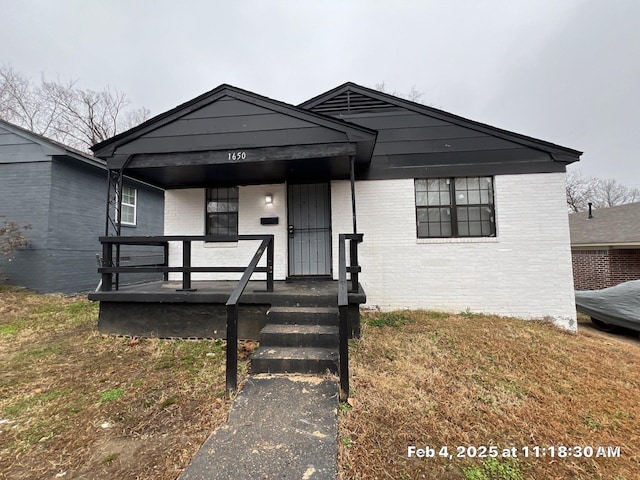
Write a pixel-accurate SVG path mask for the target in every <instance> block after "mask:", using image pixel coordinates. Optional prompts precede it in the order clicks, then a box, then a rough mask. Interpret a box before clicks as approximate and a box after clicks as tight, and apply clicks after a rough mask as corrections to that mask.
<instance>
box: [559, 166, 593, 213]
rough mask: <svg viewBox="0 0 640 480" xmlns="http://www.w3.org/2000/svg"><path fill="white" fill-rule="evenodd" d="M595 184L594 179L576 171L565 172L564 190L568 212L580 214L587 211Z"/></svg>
mask: <svg viewBox="0 0 640 480" xmlns="http://www.w3.org/2000/svg"><path fill="white" fill-rule="evenodd" d="M596 182H597V181H596V179H595V178H593V177H587V176H585V175H584V174H583V173H582V171H580V170H578V169H575V170H569V171H567V176H566V178H565V189H566V192H567V207H568V208H569V211H570V212H582V211H584V210H586V209H587V207H588V203H589V202H590V201H591V199H592V198H593V196H594V191H595V186H596Z"/></svg>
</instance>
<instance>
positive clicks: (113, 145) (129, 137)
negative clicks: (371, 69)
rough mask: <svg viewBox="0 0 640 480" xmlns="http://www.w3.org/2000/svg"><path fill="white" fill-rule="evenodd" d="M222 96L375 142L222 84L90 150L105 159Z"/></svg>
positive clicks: (360, 130) (369, 133)
mask: <svg viewBox="0 0 640 480" xmlns="http://www.w3.org/2000/svg"><path fill="white" fill-rule="evenodd" d="M225 96H227V97H231V98H235V99H238V100H242V101H244V102H247V103H251V104H254V105H257V106H260V107H263V108H268V109H270V110H273V111H274V112H278V113H283V114H285V115H288V116H290V117H293V118H297V119H300V120H305V121H308V122H312V123H315V124H317V125H319V126H322V127H326V128H329V129H332V130H336V131H340V132H342V133H345V134H346V135H347V136H348V137H349V138H353V139H354V140H362V139H363V138H366V137H373V139H375V136H376V134H377V132H376V131H375V130H371V129H369V128H366V127H362V126H359V125H355V124H353V123H350V122H345V121H342V120H339V119H336V118H332V117H328V116H325V115H321V114H317V113H314V112H311V111H308V110H305V109H302V108H298V107H296V106H294V105H290V104H288V103H284V102H281V101H278V100H273V99H271V98H268V97H265V96H262V95H258V94H256V93H253V92H250V91H248V90H243V89H241V88H238V87H234V86H232V85H228V84H222V85H220V86H218V87H216V88H214V89H213V90H211V91H209V92H206V93H203V94H202V95H200V96H198V97H196V98H194V99H192V100H189V101H188V102H185V103H183V104H181V105H178V106H177V107H175V108H172V109H171V110H168V111H166V112H164V113H161V114H160V115H157V116H155V117H153V118H151V119H149V120H147V121H146V122H144V123H142V124H140V125H138V126H137V127H134V128H132V129H130V130H127V131H126V132H122V133H120V134H118V135H116V136H114V137H112V138H110V139H108V140H105V141H103V142H100V143H97V144H96V145H94V146H93V147H91V149H92V150H93V151H94V153H95V154H96V155H97V156H101V157H104V156H110V155H113V154H114V152H115V150H116V149H117V148H118V147H119V146H121V145H124V144H126V143H129V142H131V141H133V140H135V139H137V138H139V137H141V136H143V135H145V134H147V133H149V132H151V131H153V130H156V129H158V128H160V127H163V126H165V125H167V124H169V123H171V122H173V121H175V120H178V119H179V118H181V117H184V116H185V115H188V114H189V113H192V112H195V111H196V110H199V109H201V108H203V107H205V106H207V105H209V104H211V103H213V102H215V101H216V100H219V99H221V98H222V97H225Z"/></svg>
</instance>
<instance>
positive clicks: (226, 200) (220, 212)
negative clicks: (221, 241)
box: [206, 187, 238, 237]
mask: <svg viewBox="0 0 640 480" xmlns="http://www.w3.org/2000/svg"><path fill="white" fill-rule="evenodd" d="M206 215H207V218H206V234H207V235H218V236H224V237H230V236H235V235H238V187H228V188H207V213H206Z"/></svg>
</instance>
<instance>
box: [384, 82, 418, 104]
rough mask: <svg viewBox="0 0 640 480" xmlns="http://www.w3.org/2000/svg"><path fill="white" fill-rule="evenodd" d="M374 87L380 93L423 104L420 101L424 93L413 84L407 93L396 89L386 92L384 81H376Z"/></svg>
mask: <svg viewBox="0 0 640 480" xmlns="http://www.w3.org/2000/svg"><path fill="white" fill-rule="evenodd" d="M374 88H375V89H376V90H378V91H379V92H382V93H388V94H389V95H393V96H395V97H400V98H404V99H405V100H409V101H411V102H416V103H423V104H424V102H423V101H422V97H423V95H424V94H423V92H421V91H420V90H418V89H417V88H416V86H415V85H412V86H411V90H409V92H408V93H407V94H404V93H401V92H398V91H397V90H394V91H393V92H387V86H386V85H385V82H380V83H376V84H375V86H374ZM425 105H426V104H425Z"/></svg>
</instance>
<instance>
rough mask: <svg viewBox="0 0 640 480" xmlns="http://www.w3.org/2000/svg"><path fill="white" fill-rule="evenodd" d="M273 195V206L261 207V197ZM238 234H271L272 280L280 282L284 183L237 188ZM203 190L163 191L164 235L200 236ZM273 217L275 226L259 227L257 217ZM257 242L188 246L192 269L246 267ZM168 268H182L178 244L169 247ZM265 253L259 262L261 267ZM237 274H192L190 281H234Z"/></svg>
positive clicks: (283, 259)
mask: <svg viewBox="0 0 640 480" xmlns="http://www.w3.org/2000/svg"><path fill="white" fill-rule="evenodd" d="M266 194H271V195H273V204H272V205H265V198H264V197H265V195H266ZM239 203H240V206H239V212H238V233H239V234H240V235H268V234H272V235H275V239H274V241H275V250H274V277H275V279H276V280H282V279H284V278H285V277H286V275H287V241H288V238H287V210H286V205H287V201H286V188H285V185H284V184H275V185H250V186H241V187H240V189H239ZM204 209H205V189H203V188H194V189H181V190H167V191H166V192H165V209H164V211H165V217H164V231H165V235H204V233H205V232H204V229H205V214H204V211H205V210H204ZM272 215H275V216H277V217H279V219H280V220H279V223H278V225H260V217H267V216H272ZM259 244H260V242H259V241H241V242H238V243H214V244H205V243H204V242H193V244H192V246H191V265H192V266H194V267H195V266H211V265H214V266H232V267H238V266H247V265H248V264H249V262H250V261H251V258H252V257H253V254H254V253H255V251H256V249H257V248H258V245H259ZM169 259H170V265H171V266H181V265H182V243H181V242H171V244H170V245H169ZM265 262H266V254H265V255H263V258H262V260H261V261H260V264H259V265H260V266H264V265H265ZM240 276H241V274H240V273H237V274H231V273H225V274H216V273H194V274H193V275H192V279H193V280H205V279H207V280H216V279H223V278H224V279H238V278H240ZM264 277H265V274H264V273H256V274H254V275H253V277H251V278H252V279H253V280H258V279H263V278H264ZM169 279H170V280H180V279H182V274H180V273H172V274H170V276H169Z"/></svg>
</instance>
